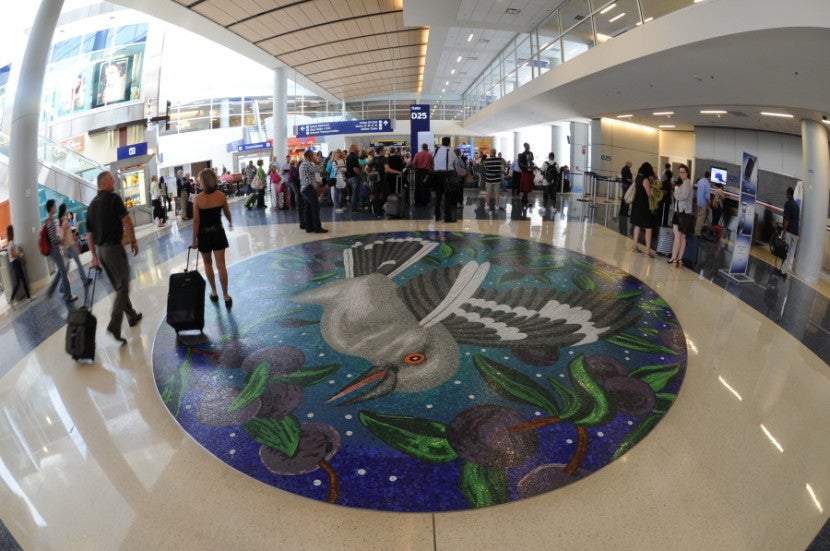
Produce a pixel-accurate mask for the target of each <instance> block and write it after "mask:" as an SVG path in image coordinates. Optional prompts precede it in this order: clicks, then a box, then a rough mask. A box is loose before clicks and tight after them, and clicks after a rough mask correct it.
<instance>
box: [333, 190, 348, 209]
mask: <svg viewBox="0 0 830 551" xmlns="http://www.w3.org/2000/svg"><path fill="white" fill-rule="evenodd" d="M333 189H334V208H336V209H342V208H343V196H344V195H345V193H346V188H339V187H337V186H336V185H335V186H334V188H333Z"/></svg>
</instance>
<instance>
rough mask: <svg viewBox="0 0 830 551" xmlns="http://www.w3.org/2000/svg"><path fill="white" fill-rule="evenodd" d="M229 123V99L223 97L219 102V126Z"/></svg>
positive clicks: (227, 125)
mask: <svg viewBox="0 0 830 551" xmlns="http://www.w3.org/2000/svg"><path fill="white" fill-rule="evenodd" d="M230 125H231V100H229V99H227V98H225V99H223V100H222V101H221V102H220V103H219V128H228V127H229V126H230Z"/></svg>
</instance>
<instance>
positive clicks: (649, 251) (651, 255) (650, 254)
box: [645, 250, 654, 258]
mask: <svg viewBox="0 0 830 551" xmlns="http://www.w3.org/2000/svg"><path fill="white" fill-rule="evenodd" d="M645 255H646V256H647V257H649V258H654V251H652V250H647V251H646V252H645Z"/></svg>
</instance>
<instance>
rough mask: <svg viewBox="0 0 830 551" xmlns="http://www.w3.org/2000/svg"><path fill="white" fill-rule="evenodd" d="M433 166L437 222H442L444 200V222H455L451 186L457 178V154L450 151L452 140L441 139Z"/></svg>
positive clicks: (434, 156) (446, 137)
mask: <svg viewBox="0 0 830 551" xmlns="http://www.w3.org/2000/svg"><path fill="white" fill-rule="evenodd" d="M432 158H433V165H434V166H435V173H434V177H435V182H434V186H433V189H434V190H435V221H436V222H437V221H439V220H441V200H442V199H443V200H444V207H443V209H444V222H447V223H452V222H455V221H456V220H455V218H454V217H453V207H454V205H453V202H452V201H453V198H452V197H450V193H448V191H450V186H452V182H451V181H450V180H451V178H453V177H454V176H455V171H454V170H453V166H454V165H455V153H453V151H452V149H450V138H449V137H448V136H444V137H443V138H441V146H440V147H439V148H438V150H437V151H436V152H435V154H434V155H433V156H432Z"/></svg>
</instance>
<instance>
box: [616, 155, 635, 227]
mask: <svg viewBox="0 0 830 551" xmlns="http://www.w3.org/2000/svg"><path fill="white" fill-rule="evenodd" d="M632 166H633V163H632V162H631V161H626V162H625V164H624V165H623V167H622V169H621V170H620V197H625V192H626V191H628V188H629V187H631V185H632V184H633V183H634V175H633V174H631V167H632ZM629 213H630V208H629V205H628V203H626V202H625V201H620V212H619V215H620V216H628V215H629Z"/></svg>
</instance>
